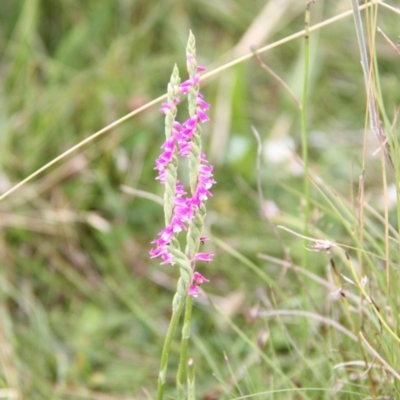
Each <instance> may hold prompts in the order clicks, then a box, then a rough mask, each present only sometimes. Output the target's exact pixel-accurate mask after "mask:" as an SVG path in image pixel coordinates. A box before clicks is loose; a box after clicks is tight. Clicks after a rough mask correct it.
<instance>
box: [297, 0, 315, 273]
mask: <svg viewBox="0 0 400 400" xmlns="http://www.w3.org/2000/svg"><path fill="white" fill-rule="evenodd" d="M312 3H313V0H310V1H308V2H307V5H306V12H305V21H304V26H305V30H304V76H303V92H302V96H301V109H300V118H301V146H302V159H303V168H304V183H303V192H304V200H305V204H304V235H305V236H308V223H309V218H310V182H309V179H308V134H307V90H308V76H309V68H310V65H309V64H310V29H309V28H310V7H311V4H312ZM307 260H308V250H307V249H306V247H304V251H303V267H305V268H306V267H307Z"/></svg>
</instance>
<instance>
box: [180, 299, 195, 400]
mask: <svg viewBox="0 0 400 400" xmlns="http://www.w3.org/2000/svg"><path fill="white" fill-rule="evenodd" d="M192 309H193V297H191V296H188V298H187V301H186V307H185V317H184V320H183V327H182V339H181V348H180V357H179V367H178V373H177V381H176V386H177V390H178V399H180V400H181V399H182V400H184V399H185V391H184V384H185V375H186V372H187V368H188V365H187V363H188V347H189V339H190V322H191V320H192Z"/></svg>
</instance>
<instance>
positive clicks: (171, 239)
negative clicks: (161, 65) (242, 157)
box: [150, 34, 215, 297]
mask: <svg viewBox="0 0 400 400" xmlns="http://www.w3.org/2000/svg"><path fill="white" fill-rule="evenodd" d="M186 61H187V62H186V64H187V70H188V73H189V79H188V80H186V81H184V82H182V83H180V78H179V72H178V68H177V67H176V66H175V67H174V69H173V72H172V75H171V80H170V82H169V84H168V96H167V101H166V102H165V103H163V104H162V106H161V108H160V110H159V111H160V112H161V113H163V114H165V135H166V140H165V142H164V144H163V145H162V146H161V148H162V149H163V152H162V153H161V155H160V156H159V157H158V158H157V160H156V163H155V169H156V170H157V171H158V176H157V178H156V179H157V180H159V181H160V183H161V184H162V185H165V194H164V214H165V228H164V229H162V230H161V232H159V234H158V237H157V239H155V240H154V241H153V242H152V244H154V245H155V248H154V249H152V250H150V256H151V258H156V257H160V258H161V259H162V262H161V264H171V265H174V264H178V265H179V267H180V268H181V276H182V278H183V290H186V293H187V294H189V295H190V296H193V297H196V296H197V295H198V294H199V286H200V285H201V284H202V283H204V282H208V280H207V279H206V278H205V277H204V276H203V275H201V274H200V273H199V272H197V271H195V262H196V261H206V262H210V261H211V260H212V257H213V254H211V253H202V252H199V247H200V244H202V243H204V242H205V241H206V240H207V237H205V236H203V235H202V230H203V225H204V217H205V201H206V200H207V199H208V198H209V197H210V196H211V193H210V189H211V187H212V185H213V184H214V183H215V181H214V179H213V174H212V170H213V167H212V166H211V165H209V164H208V161H207V158H206V156H205V154H204V153H202V152H201V124H203V123H204V122H206V121H209V117H208V115H207V110H208V109H209V104H208V103H207V102H206V101H205V100H204V97H203V95H202V94H201V93H200V91H199V81H200V72H202V71H204V70H205V68H204V67H202V66H198V65H197V62H196V58H195V40H194V36H193V35H192V34H190V37H189V41H188V46H187V52H186ZM182 95H184V96H187V97H188V108H189V118H188V119H187V120H186V121H185V122H183V123H179V122H178V121H176V120H175V118H176V115H177V105H178V104H179V103H180V101H181V96H182ZM178 156H180V157H184V158H188V159H189V178H190V179H189V180H190V195H189V194H188V193H187V191H185V188H184V186H183V185H182V184H181V183H180V181H179V180H178V178H177V175H178V174H177V172H178ZM182 231H186V232H187V238H186V249H185V251H184V252H182V251H181V250H180V244H179V241H178V239H177V236H178V235H179V233H180V232H182ZM188 265H190V270H189V268H188Z"/></svg>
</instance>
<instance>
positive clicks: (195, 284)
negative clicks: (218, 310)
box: [189, 272, 210, 297]
mask: <svg viewBox="0 0 400 400" xmlns="http://www.w3.org/2000/svg"><path fill="white" fill-rule="evenodd" d="M204 282H210V281H209V280H208V279H206V278H204V276H203V275H201V274H200V273H199V272H194V273H193V277H192V283H191V285H190V287H189V296H192V297H197V296H198V295H199V294H200V286H201V285H202V284H203V283H204Z"/></svg>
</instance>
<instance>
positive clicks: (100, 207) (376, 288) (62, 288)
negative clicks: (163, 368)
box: [0, 0, 400, 400]
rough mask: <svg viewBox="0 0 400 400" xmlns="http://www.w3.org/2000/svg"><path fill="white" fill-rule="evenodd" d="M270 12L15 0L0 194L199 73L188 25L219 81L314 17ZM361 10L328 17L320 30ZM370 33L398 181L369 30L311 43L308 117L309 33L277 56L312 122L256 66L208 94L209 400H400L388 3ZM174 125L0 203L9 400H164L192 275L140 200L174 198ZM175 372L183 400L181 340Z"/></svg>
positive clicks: (242, 7) (130, 139) (199, 323)
mask: <svg viewBox="0 0 400 400" xmlns="http://www.w3.org/2000/svg"><path fill="white" fill-rule="evenodd" d="M156 3H157V4H156ZM251 3H252V6H251V7H249V2H248V1H244V0H237V1H235V2H233V1H227V0H224V1H215V2H206V1H201V0H193V1H190V2H186V1H183V0H174V1H173V0H160V1H157V2H150V1H136V2H135V1H115V0H102V1H101V2H98V1H94V0H88V1H85V2H81V1H76V0H69V1H62V2H54V1H52V0H25V1H22V0H17V1H3V2H2V3H1V5H0V10H1V12H0V22H1V23H0V48H1V52H0V54H1V60H0V79H1V88H2V89H1V91H0V104H1V107H0V166H1V169H0V189H1V193H5V192H6V191H7V190H8V189H10V188H11V187H12V186H14V185H15V184H17V183H18V182H20V181H21V180H22V179H24V178H25V177H27V176H28V175H29V174H31V173H33V172H34V171H36V170H37V169H38V168H40V167H42V166H43V165H44V164H45V163H47V162H49V161H51V160H52V159H54V158H55V157H57V156H58V155H59V154H61V153H62V152H64V151H66V150H68V149H69V148H71V147H72V146H74V145H75V144H76V143H78V142H80V141H82V140H84V139H85V138H87V137H89V136H90V135H91V134H92V133H94V132H96V131H98V130H99V129H101V128H103V127H104V126H106V125H108V124H110V123H112V122H113V121H115V120H117V119H118V118H120V117H122V116H123V115H125V114H127V113H129V112H131V111H133V110H135V109H136V108H138V107H140V106H142V105H144V104H146V103H147V102H148V101H150V100H152V99H154V98H156V97H158V96H160V95H162V94H163V93H165V89H166V84H167V82H168V80H169V76H170V73H171V70H172V67H173V64H174V63H177V64H178V66H179V67H180V68H181V70H182V74H183V71H184V64H185V58H184V49H185V44H186V40H187V36H188V32H189V29H192V30H193V32H194V34H195V35H196V39H197V52H198V59H199V61H200V63H201V64H203V65H205V66H206V67H207V69H208V71H213V70H214V68H216V67H218V66H221V65H224V64H225V63H226V62H228V61H230V60H232V59H235V58H237V57H239V56H241V55H243V54H246V53H248V52H249V47H250V46H251V45H256V46H258V47H261V46H263V45H265V44H268V43H274V42H275V41H277V40H280V39H282V38H286V37H288V36H289V35H291V34H293V33H296V32H298V31H300V30H302V29H303V28H304V18H305V2H299V1H298V0H287V1H278V0H271V1H261V0H253V1H252V2H251ZM394 3H395V1H393V4H394ZM266 7H268V8H266ZM350 8H351V4H350V1H347V0H341V1H336V2H328V1H316V2H315V4H313V5H311V26H313V25H315V24H317V23H320V22H322V21H326V20H328V19H329V18H331V17H333V16H335V15H339V14H341V13H342V12H345V11H347V10H350ZM362 17H363V21H364V29H365V32H366V37H368V40H367V46H368V50H369V52H370V54H373V55H374V57H375V58H374V59H373V60H374V62H373V63H372V64H371V70H372V71H373V79H372V80H373V82H374V87H375V88H376V90H375V94H374V95H373V96H372V97H373V98H374V99H376V103H377V105H378V108H379V112H380V119H381V120H382V127H383V129H384V130H385V132H386V135H387V136H388V140H389V141H388V143H389V145H390V146H387V147H388V150H387V152H388V154H389V155H390V157H391V159H392V160H393V167H392V166H391V164H390V163H388V162H387V161H386V160H385V158H384V157H383V156H382V154H383V153H384V151H378V152H376V150H378V149H379V148H380V143H379V141H378V140H377V139H376V136H375V135H374V132H372V131H371V130H370V129H369V117H368V113H367V111H366V110H367V104H368V102H367V97H368V96H367V94H366V89H365V83H364V77H363V72H362V68H361V65H360V48H359V44H358V41H357V35H356V31H355V26H354V21H353V17H352V15H349V16H347V17H345V16H343V18H340V19H338V20H337V21H336V22H334V23H332V24H329V25H327V26H325V27H323V28H321V29H318V30H315V31H313V32H312V33H311V37H310V53H309V58H308V60H309V70H308V76H309V79H308V95H307V99H306V101H305V102H304V98H303V99H302V91H303V85H304V81H305V73H304V57H305V54H306V52H305V43H304V37H300V38H298V39H295V40H291V41H287V42H286V43H283V44H281V45H279V46H276V47H274V48H273V49H271V50H270V51H268V52H265V53H263V54H262V55H261V57H262V59H263V61H264V62H265V63H266V64H267V65H268V67H270V68H271V69H272V70H273V71H275V72H276V73H278V75H279V76H280V78H281V79H283V80H284V81H285V82H286V83H287V85H289V87H290V88H291V90H292V91H293V93H294V95H295V96H296V98H298V99H299V101H302V100H303V104H304V106H305V115H306V118H305V120H302V113H301V112H300V110H299V108H298V107H297V105H296V102H295V101H293V99H292V98H291V96H290V95H289V94H288V93H287V91H286V90H285V89H284V87H283V85H282V84H281V83H280V82H279V81H278V80H277V79H276V78H274V77H272V76H271V75H270V74H269V73H268V72H266V71H265V69H263V68H262V67H261V66H260V64H259V63H258V62H257V61H256V60H255V59H254V58H251V59H249V60H247V61H245V62H242V63H239V64H237V65H236V66H234V67H232V68H230V69H226V70H224V71H223V72H221V73H218V74H215V75H213V76H212V78H210V79H208V80H207V81H206V85H205V86H204V90H203V92H204V94H205V96H206V98H207V100H208V101H209V102H210V103H211V113H210V115H211V122H210V123H209V124H208V126H207V128H205V137H204V149H205V150H206V151H207V153H208V154H209V158H210V160H211V161H212V163H213V164H214V165H215V169H214V173H215V174H214V175H215V179H216V181H217V182H218V184H217V185H216V186H215V187H214V191H213V198H212V199H211V201H210V202H209V203H208V206H207V207H208V215H207V221H206V225H207V231H208V233H209V235H210V236H211V238H212V240H211V242H210V243H209V244H207V248H208V249H209V250H210V251H212V252H213V253H215V258H214V262H213V263H212V264H210V265H207V266H206V267H205V271H204V273H205V275H206V276H207V277H208V278H210V280H211V282H210V283H209V284H207V285H204V287H203V288H204V290H205V295H203V296H201V297H199V298H198V299H197V300H196V303H195V308H194V315H193V326H192V341H191V348H190V354H191V356H193V357H194V359H195V365H196V381H197V392H198V398H199V399H204V400H206V399H207V400H211V399H240V398H252V399H333V398H335V399H366V398H371V399H374V398H385V399H396V398H399V397H400V394H399V393H400V386H399V380H400V376H399V369H398V366H399V365H400V355H399V348H400V341H399V336H398V329H399V323H400V320H399V317H398V315H399V291H398V285H399V276H398V268H399V265H400V263H399V258H400V252H399V226H398V220H399V218H398V216H399V215H400V206H399V204H398V203H397V201H396V197H397V196H396V193H397V186H396V182H397V181H398V177H399V166H398V142H397V137H398V131H399V128H398V122H397V115H398V110H399V103H400V91H399V79H398V63H399V54H398V50H396V47H395V46H394V47H393V46H391V45H390V43H389V42H388V41H387V40H386V39H385V38H384V37H383V36H382V35H381V34H380V33H378V32H377V30H376V28H377V27H378V26H379V27H380V28H381V29H382V30H383V32H385V34H386V35H387V36H388V37H389V38H390V39H391V40H392V41H393V42H394V43H396V42H397V40H398V35H399V32H398V22H399V17H400V16H399V12H398V10H396V9H389V8H387V7H384V6H383V5H382V4H380V5H379V6H376V8H370V9H369V13H368V14H367V15H366V14H365V11H363V12H362ZM375 17H376V19H375ZM371 38H375V39H374V40H372V39H371ZM157 108H158V107H157V106H153V107H151V108H148V109H146V110H145V111H143V112H141V113H140V114H138V115H136V116H135V117H133V118H131V119H129V120H128V121H127V122H125V123H123V124H120V125H118V126H117V127H115V128H114V129H112V130H110V131H108V132H107V133H105V134H103V135H101V136H100V137H99V138H97V139H96V140H93V141H91V142H90V143H89V144H87V145H85V146H83V147H82V148H80V149H79V151H76V152H73V153H72V154H71V155H69V156H68V157H66V158H64V159H63V160H62V161H60V162H58V163H56V164H55V165H54V166H52V167H51V168H49V169H47V170H46V171H45V172H43V173H41V174H39V175H38V176H37V177H36V178H35V179H33V180H31V181H29V182H28V183H27V184H25V185H23V186H22V187H21V188H20V189H18V191H15V192H14V193H12V194H10V195H9V196H7V197H5V198H3V199H2V201H1V202H0V215H1V218H0V227H1V229H0V249H1V251H0V259H1V269H0V361H1V370H0V398H5V399H32V400H35V399H38V400H39V399H62V400H64V399H65V400H67V399H68V400H71V399H76V400H80V399H93V400H111V399H112V400H116V399H146V398H148V399H151V398H154V396H155V388H156V381H157V375H158V368H159V360H160V351H161V347H162V343H163V338H164V335H165V331H166V328H167V326H168V321H169V317H170V312H171V311H170V310H171V300H172V296H173V294H174V291H175V282H176V279H177V277H178V271H177V270H176V269H174V268H171V267H169V266H163V267H160V266H159V265H158V262H156V261H153V260H149V256H148V250H149V249H150V241H151V240H153V238H154V237H155V236H156V235H157V232H158V231H159V230H160V229H161V226H162V224H163V215H162V209H161V207H160V206H159V204H158V203H157V202H155V201H152V200H149V199H147V198H146V196H143V194H142V192H140V193H139V192H134V195H132V188H133V189H137V190H141V191H144V192H146V193H147V194H156V195H160V196H161V195H162V192H161V189H160V187H159V185H158V184H157V182H156V181H155V180H154V178H155V172H154V170H153V165H154V160H155V159H156V157H157V156H158V153H159V147H160V145H161V144H162V142H163V118H162V116H161V115H160V114H159V113H158V111H157ZM302 122H303V130H302ZM304 122H306V124H304ZM252 126H253V127H254V128H255V129H256V131H257V132H258V135H259V137H260V139H261V142H262V157H261V160H260V161H261V167H260V168H259V169H257V150H258V148H257V140H256V137H255V136H254V134H253V131H252ZM302 135H303V136H302ZM302 137H303V139H302ZM304 138H306V139H307V149H308V156H307V160H306V161H307V163H308V168H309V170H308V179H306V180H305V179H304V174H303V171H304V169H303V164H302V162H301V161H300V159H301V157H303V156H304V143H305V142H304ZM382 146H386V143H384V144H382ZM385 149H386V147H385ZM375 152H376V154H375V155H374V153H375ZM360 177H361V178H362V179H361V178H360ZM258 179H260V181H261V185H262V190H263V195H262V196H261V197H262V200H261V204H260V201H259V193H258V191H257V180H258ZM305 182H306V183H305ZM307 186H309V194H308V195H306V192H305V191H304V190H305V187H307ZM126 187H128V189H127V188H126ZM129 188H131V189H129ZM266 217H269V220H268V218H266ZM306 219H308V224H307V229H306V232H307V236H309V237H311V238H313V239H315V240H317V239H318V240H322V239H323V240H329V241H331V243H332V245H328V244H327V242H316V241H308V242H307V241H305V240H304V239H302V238H300V237H299V236H296V235H295V234H294V233H291V232H289V231H288V230H284V229H282V228H277V227H278V226H283V227H285V228H286V229H290V230H291V231H294V232H297V233H298V234H304V232H305V228H304V227H305V220H306ZM335 243H336V244H340V246H337V247H336V246H335V245H334V244H335ZM309 245H313V246H314V247H315V246H317V247H318V248H317V250H319V251H316V252H311V251H308V250H307V249H306V246H309ZM328 247H329V248H328ZM170 361H171V366H170V369H169V371H170V376H169V379H170V380H169V382H170V384H171V385H170V388H169V392H168V395H169V396H170V397H167V398H174V390H173V386H174V370H175V368H176V363H177V361H178V341H177V342H176V344H174V346H173V348H172V351H171V357H170Z"/></svg>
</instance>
